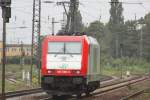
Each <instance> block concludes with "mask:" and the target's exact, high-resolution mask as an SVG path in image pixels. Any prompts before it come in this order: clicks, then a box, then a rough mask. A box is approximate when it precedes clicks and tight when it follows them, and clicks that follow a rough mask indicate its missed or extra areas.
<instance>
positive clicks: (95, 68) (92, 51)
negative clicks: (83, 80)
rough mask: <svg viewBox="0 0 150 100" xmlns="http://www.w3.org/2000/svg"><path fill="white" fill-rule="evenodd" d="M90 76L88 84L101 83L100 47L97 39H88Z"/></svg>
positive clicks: (88, 76)
mask: <svg viewBox="0 0 150 100" xmlns="http://www.w3.org/2000/svg"><path fill="white" fill-rule="evenodd" d="M88 40H89V54H88V74H87V82H94V81H100V59H99V58H100V46H99V44H98V42H97V41H96V39H94V38H92V37H88Z"/></svg>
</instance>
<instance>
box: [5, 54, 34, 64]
mask: <svg viewBox="0 0 150 100" xmlns="http://www.w3.org/2000/svg"><path fill="white" fill-rule="evenodd" d="M6 63H7V64H21V57H18V56H15V57H7V58H6ZM35 63H36V61H35V59H33V64H35ZM24 64H31V57H24Z"/></svg>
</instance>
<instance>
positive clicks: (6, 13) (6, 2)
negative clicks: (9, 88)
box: [0, 0, 11, 100]
mask: <svg viewBox="0 0 150 100" xmlns="http://www.w3.org/2000/svg"><path fill="white" fill-rule="evenodd" d="M10 5H11V0H0V7H1V8H2V18H3V58H2V98H1V99H2V100H5V99H6V98H5V64H6V53H5V49H6V23H9V18H10V17H11V7H10Z"/></svg>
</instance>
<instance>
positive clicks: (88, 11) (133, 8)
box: [0, 0, 150, 43]
mask: <svg viewBox="0 0 150 100" xmlns="http://www.w3.org/2000/svg"><path fill="white" fill-rule="evenodd" d="M31 1H32V0H12V18H11V20H10V23H9V24H7V43H17V42H18V41H23V42H24V43H31V33H32V4H33V3H32V2H31ZM42 1H44V0H42ZM52 1H55V2H57V1H64V0H52ZM109 1H110V0H80V7H79V10H80V11H81V14H82V17H83V23H84V24H85V25H88V24H89V23H90V22H92V21H94V20H99V19H100V16H101V21H102V22H103V23H107V22H108V21H109V16H110V15H109V9H110V4H109V3H108V2H109ZM121 1H123V2H126V3H124V4H123V7H124V12H123V15H124V17H125V20H132V19H135V14H136V16H137V19H139V18H140V17H144V16H145V14H147V13H148V12H150V0H121ZM127 3H143V5H140V4H127ZM63 12H64V9H63V7H62V6H57V5H56V4H44V3H42V14H41V15H42V18H41V23H42V26H41V33H42V34H44V35H47V34H51V18H52V17H54V18H55V20H56V21H59V22H60V21H61V20H62V18H63ZM48 16H49V17H50V20H48ZM60 25H61V24H60V23H57V24H55V33H56V32H57V31H58V30H59V29H60ZM22 26H26V27H28V28H26V29H20V28H17V27H22ZM0 34H1V35H2V18H1V9H0ZM1 38H2V36H0V40H2V39H1Z"/></svg>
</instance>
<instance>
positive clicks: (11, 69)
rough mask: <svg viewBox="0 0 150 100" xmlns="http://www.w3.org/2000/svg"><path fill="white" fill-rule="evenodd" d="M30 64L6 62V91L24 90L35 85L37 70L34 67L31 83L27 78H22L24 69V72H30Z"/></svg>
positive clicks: (0, 80) (0, 76)
mask: <svg viewBox="0 0 150 100" xmlns="http://www.w3.org/2000/svg"><path fill="white" fill-rule="evenodd" d="M1 68H2V67H1V65H0V92H1V86H2V85H1V83H2V75H1V74H2V72H1ZM30 68H31V65H24V66H21V65H17V64H7V65H6V80H5V83H6V86H5V89H6V92H10V91H17V90H24V89H30V88H34V87H37V86H38V85H37V76H38V75H37V71H36V67H35V66H34V67H33V84H32V85H30V84H29V80H28V81H27V80H26V79H25V80H24V81H23V80H22V71H23V70H24V71H25V73H26V74H27V72H30Z"/></svg>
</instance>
